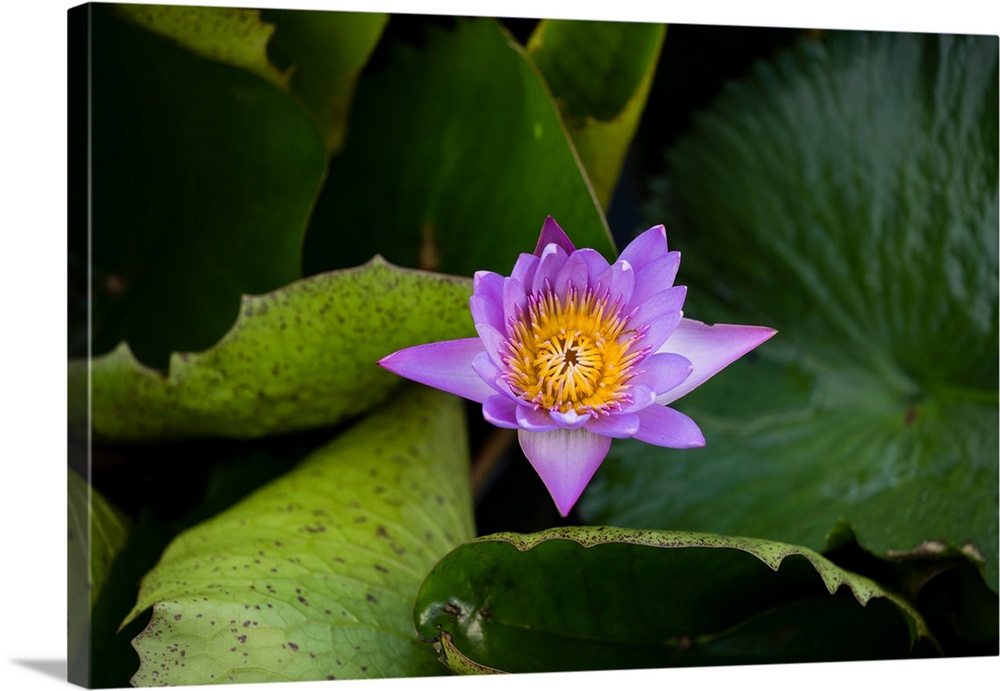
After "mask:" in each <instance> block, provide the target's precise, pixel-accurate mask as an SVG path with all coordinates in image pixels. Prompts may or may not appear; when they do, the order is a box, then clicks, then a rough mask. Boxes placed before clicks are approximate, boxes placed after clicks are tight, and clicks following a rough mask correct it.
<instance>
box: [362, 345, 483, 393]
mask: <svg viewBox="0 0 1000 691" xmlns="http://www.w3.org/2000/svg"><path fill="white" fill-rule="evenodd" d="M481 352H483V342H482V341H481V340H480V339H478V338H462V339H459V340H456V341H440V342H438V343H428V344H427V345H419V346H414V347H412V348H404V349H402V350H398V351H396V352H395V353H393V354H392V355H387V356H385V357H384V358H382V359H381V360H379V361H378V364H379V365H381V366H382V367H384V368H385V369H387V370H389V371H390V372H393V373H395V374H398V375H399V376H401V377H406V378H407V379H412V380H413V381H415V382H419V383H421V384H426V385H427V386H433V387H434V388H436V389H441V390H442V391H447V392H448V393H453V394H455V395H457V396H461V397H462V398H468V399H470V400H472V401H476V402H478V403H482V402H483V401H485V400H486V399H487V398H489V397H490V396H492V395H494V393H495V392H494V391H493V389H492V388H491V387H490V386H489V385H488V384H487V383H486V382H484V381H483V380H482V378H481V377H480V376H479V375H478V374H476V372H475V370H473V369H472V359H473V358H474V357H475V356H476V355H477V354H479V353H481Z"/></svg>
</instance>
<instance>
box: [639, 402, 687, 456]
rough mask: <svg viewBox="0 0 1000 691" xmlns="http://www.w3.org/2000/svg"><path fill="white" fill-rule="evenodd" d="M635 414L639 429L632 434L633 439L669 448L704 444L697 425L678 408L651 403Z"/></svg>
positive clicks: (684, 447)
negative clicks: (637, 417)
mask: <svg viewBox="0 0 1000 691" xmlns="http://www.w3.org/2000/svg"><path fill="white" fill-rule="evenodd" d="M637 415H638V416H639V431H638V432H636V433H635V434H634V435H633V436H634V438H635V439H638V440H640V441H644V442H646V443H647V444H655V445H656V446H666V447H668V448H671V449H693V448H695V447H698V446H704V445H705V436H704V435H703V434H702V433H701V430H700V429H698V425H697V424H695V421H694V420H692V419H691V418H689V417H688V416H687V415H685V414H684V413H682V412H680V411H679V410H674V409H673V408H667V407H666V406H662V405H651V406H649V407H648V408H645V409H643V410H641V411H639V412H638V413H637Z"/></svg>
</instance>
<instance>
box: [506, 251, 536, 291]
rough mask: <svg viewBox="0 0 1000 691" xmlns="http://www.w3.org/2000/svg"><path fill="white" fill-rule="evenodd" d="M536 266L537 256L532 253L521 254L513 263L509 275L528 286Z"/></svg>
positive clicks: (533, 276)
mask: <svg viewBox="0 0 1000 691" xmlns="http://www.w3.org/2000/svg"><path fill="white" fill-rule="evenodd" d="M537 268H538V257H536V256H535V255H533V254H522V255H521V256H520V257H518V258H517V261H516V262H515V263H514V268H513V269H512V270H511V272H510V277H511V278H513V279H516V280H517V281H519V282H520V284H521V285H522V286H530V285H531V281H532V280H533V279H534V278H535V269H537Z"/></svg>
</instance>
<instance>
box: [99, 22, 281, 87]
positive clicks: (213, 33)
mask: <svg viewBox="0 0 1000 691" xmlns="http://www.w3.org/2000/svg"><path fill="white" fill-rule="evenodd" d="M114 9H115V11H117V12H118V13H119V14H120V15H121V16H123V17H126V18H128V19H129V20H130V21H132V22H134V23H136V24H138V25H139V26H142V27H144V28H145V29H148V30H149V31H151V32H153V33H155V34H158V35H160V36H163V37H165V38H168V39H170V40H171V41H175V42H177V44H178V45H181V46H183V47H184V48H186V49H187V50H189V51H191V52H192V53H194V54H196V55H200V56H202V57H204V58H207V59H209V60H214V61H216V62H222V63H225V64H228V65H233V66H235V67H241V68H243V69H245V70H247V71H248V72H251V73H253V74H256V75H257V76H258V77H261V78H263V79H265V80H267V81H268V82H271V83H272V84H274V85H275V86H277V87H280V88H282V89H285V88H287V86H288V80H289V73H288V71H283V70H280V69H279V68H278V67H276V66H275V65H274V64H273V63H272V62H271V61H270V59H269V58H268V56H267V45H268V42H269V41H270V40H271V36H272V35H273V34H274V28H275V27H274V25H273V24H270V23H268V22H264V21H261V17H260V10H256V9H242V8H237V7H198V6H178V5H142V4H137V5H133V4H124V3H122V4H116V5H114Z"/></svg>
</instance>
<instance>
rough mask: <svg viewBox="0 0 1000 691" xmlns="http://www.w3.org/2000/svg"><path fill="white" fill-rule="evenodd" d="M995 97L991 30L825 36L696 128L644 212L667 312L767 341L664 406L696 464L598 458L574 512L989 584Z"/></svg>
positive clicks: (625, 446) (737, 91) (623, 453)
mask: <svg viewBox="0 0 1000 691" xmlns="http://www.w3.org/2000/svg"><path fill="white" fill-rule="evenodd" d="M997 98H998V92H997V39H996V37H986V36H966V37H959V36H944V35H941V36H938V35H911V34H864V33H839V34H838V33H835V34H833V35H830V36H829V37H828V38H826V39H824V40H822V41H809V42H803V43H802V44H801V45H799V46H798V47H797V48H796V49H795V50H794V51H791V52H788V53H786V54H784V55H783V56H782V57H780V58H779V59H777V60H776V61H775V62H773V63H770V64H762V65H759V66H758V67H757V68H756V69H755V70H754V72H753V73H752V74H751V75H750V76H749V77H748V78H747V79H746V80H745V81H743V82H739V83H733V84H731V85H730V86H729V87H728V88H727V89H726V90H725V91H724V93H723V94H722V95H721V96H720V98H719V100H718V101H717V102H716V103H715V104H714V105H713V106H712V108H711V109H710V110H709V111H707V112H705V113H703V114H701V116H700V117H699V118H697V120H696V123H695V126H694V127H693V129H692V131H691V132H690V133H689V134H688V135H687V136H686V137H685V138H684V139H682V140H681V141H679V142H678V144H677V145H676V147H675V148H674V149H673V150H672V151H671V152H670V153H669V159H668V161H669V174H668V176H667V179H666V186H665V187H664V189H665V190H666V191H667V194H666V195H665V196H664V197H661V199H660V200H659V202H658V204H657V206H656V208H655V210H654V213H655V214H656V215H658V216H659V217H660V219H661V220H667V221H669V223H668V228H671V229H672V230H671V231H670V241H671V245H672V247H674V248H675V249H680V250H681V251H682V252H683V253H684V265H683V267H682V275H681V280H682V282H689V283H690V285H691V291H690V294H689V300H688V305H687V306H688V307H689V309H690V312H691V313H692V314H698V315H699V317H704V318H708V319H717V320H720V321H721V320H726V321H730V320H732V321H738V322H749V323H760V324H767V325H769V326H774V327H776V328H778V330H779V335H778V336H777V337H776V338H775V339H773V341H772V342H769V343H768V344H766V345H765V346H764V347H762V348H760V349H759V351H758V352H757V357H753V358H745V359H744V360H743V361H741V362H739V363H736V364H735V365H734V366H733V367H732V368H731V369H730V370H729V371H728V372H727V373H723V374H722V375H720V376H719V377H717V378H716V379H715V380H713V381H711V382H708V383H707V384H706V385H705V386H703V387H702V388H701V389H699V390H698V391H695V392H693V393H692V394H690V395H689V396H687V397H685V398H684V399H683V400H682V401H681V402H680V403H679V404H678V405H679V406H680V407H682V408H683V409H684V411H685V412H686V413H688V414H689V415H691V416H692V417H694V419H696V420H697V421H698V422H699V424H701V426H702V429H703V431H704V433H705V437H706V439H707V445H706V447H705V448H704V449H700V450H697V451H685V452H674V451H670V450H665V449H654V448H651V447H648V446H644V445H641V444H637V443H630V442H623V443H620V444H616V445H615V446H614V447H613V448H612V451H611V454H610V456H609V459H608V462H606V463H605V464H604V466H603V468H602V470H601V471H600V472H599V473H598V475H597V478H596V482H595V484H594V485H592V487H591V490H592V491H590V492H589V493H588V494H587V495H585V497H584V500H583V501H582V503H581V508H582V509H583V513H584V515H585V517H586V520H587V521H589V522H609V523H613V524H615V525H628V526H632V527H637V528H657V527H661V528H666V527H670V528H683V529H690V530H704V531H711V532H719V533H731V532H739V533H741V534H750V535H755V536H760V537H765V536H766V537H769V538H772V539H777V540H782V541H786V542H791V543H795V544H801V545H806V546H809V547H811V548H813V549H823V548H824V547H825V545H826V541H827V535H828V533H829V532H830V531H831V530H833V529H834V527H835V526H837V525H838V522H840V521H843V522H844V523H845V524H847V525H849V526H850V528H851V529H852V530H853V533H854V535H855V536H856V538H857V541H858V543H859V544H860V545H861V546H862V547H863V548H864V549H866V550H868V551H870V552H872V553H874V554H875V555H878V556H880V557H882V558H885V559H892V560H906V559H910V558H913V557H915V556H919V555H927V554H941V555H944V556H949V555H964V556H965V557H967V558H968V559H969V560H970V561H971V562H972V563H973V564H975V565H976V566H977V567H978V568H979V569H980V571H981V573H982V574H983V575H984V577H985V582H986V584H987V586H988V587H989V588H990V589H992V590H993V591H994V592H996V591H997V589H998V571H997V544H998V530H997V522H998V493H997V486H998V476H997V469H998V455H997V448H998V437H997V433H998V431H997V414H998V413H997V410H998V408H997V390H996V381H997V351H998V336H997V314H998V309H997V305H998V300H997V285H998V282H997V275H998V273H997V255H998V252H997V237H998V220H997V207H998V203H997V191H998V176H997V169H998V165H997V163H998V161H997V152H998V140H997V131H998V120H997V107H996V104H997ZM685 279H686V280H685ZM994 630H995V629H994Z"/></svg>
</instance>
